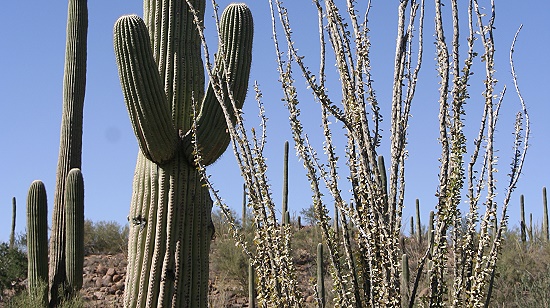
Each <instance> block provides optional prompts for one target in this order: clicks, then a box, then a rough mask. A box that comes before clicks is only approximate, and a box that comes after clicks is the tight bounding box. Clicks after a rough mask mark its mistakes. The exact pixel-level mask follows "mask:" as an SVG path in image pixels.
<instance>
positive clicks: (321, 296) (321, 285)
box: [317, 243, 326, 307]
mask: <svg viewBox="0 0 550 308" xmlns="http://www.w3.org/2000/svg"><path fill="white" fill-rule="evenodd" d="M317 301H318V302H317V304H318V306H319V307H325V304H326V299H325V271H324V267H323V244H322V243H319V244H317Z"/></svg>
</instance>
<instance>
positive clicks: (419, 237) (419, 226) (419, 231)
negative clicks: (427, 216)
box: [416, 199, 422, 243]
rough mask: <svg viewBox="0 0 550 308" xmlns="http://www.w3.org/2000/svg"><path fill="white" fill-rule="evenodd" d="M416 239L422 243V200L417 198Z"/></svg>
mask: <svg viewBox="0 0 550 308" xmlns="http://www.w3.org/2000/svg"><path fill="white" fill-rule="evenodd" d="M416 240H417V241H418V243H422V222H421V221H420V200H418V199H416Z"/></svg>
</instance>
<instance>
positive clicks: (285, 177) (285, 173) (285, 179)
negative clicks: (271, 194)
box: [281, 141, 290, 225]
mask: <svg viewBox="0 0 550 308" xmlns="http://www.w3.org/2000/svg"><path fill="white" fill-rule="evenodd" d="M286 212H288V141H285V152H284V159H283V211H282V219H281V220H282V221H283V225H288V224H289V223H290V220H287V219H286V215H287V214H286Z"/></svg>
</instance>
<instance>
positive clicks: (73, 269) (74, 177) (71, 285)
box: [27, 168, 84, 307]
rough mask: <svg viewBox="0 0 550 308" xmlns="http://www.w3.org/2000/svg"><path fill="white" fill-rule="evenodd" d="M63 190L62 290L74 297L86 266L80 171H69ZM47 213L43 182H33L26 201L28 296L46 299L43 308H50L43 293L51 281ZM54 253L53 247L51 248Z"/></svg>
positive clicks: (55, 301)
mask: <svg viewBox="0 0 550 308" xmlns="http://www.w3.org/2000/svg"><path fill="white" fill-rule="evenodd" d="M64 187H65V192H64V204H65V205H66V206H65V228H64V230H63V234H64V236H65V245H66V247H64V248H65V249H64V251H65V255H64V256H63V259H64V260H65V265H64V268H65V277H63V281H64V283H63V284H62V285H60V286H59V287H60V288H61V290H62V291H63V292H64V294H63V295H64V296H65V297H71V296H73V295H75V294H77V293H78V291H79V290H80V288H81V287H82V271H83V263H84V180H83V178H82V173H81V172H80V169H78V168H74V169H71V171H69V173H68V174H67V181H66V183H65V185H64ZM47 210H48V204H47V198H46V188H45V187H44V184H43V183H42V182H41V181H34V182H33V183H32V184H31V187H30V188H29V193H28V197H27V250H28V252H29V253H28V264H29V265H28V275H29V293H30V294H31V296H43V300H44V302H43V303H44V306H48V305H47V304H46V303H47V300H48V293H47V292H46V290H42V289H41V288H42V286H47V284H46V283H47V281H48V217H47ZM51 249H53V247H50V250H51ZM51 254H52V252H51V251H50V255H51ZM50 262H51V261H50ZM50 279H51V277H50ZM55 294H57V293H55ZM58 300H59V299H58V298H50V302H49V306H50V307H55V306H56V305H58V304H59V303H58Z"/></svg>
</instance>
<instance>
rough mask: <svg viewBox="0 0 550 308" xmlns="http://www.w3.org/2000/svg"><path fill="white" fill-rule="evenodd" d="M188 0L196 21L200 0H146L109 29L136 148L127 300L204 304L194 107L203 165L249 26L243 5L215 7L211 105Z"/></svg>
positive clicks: (246, 53) (236, 98) (205, 232)
mask: <svg viewBox="0 0 550 308" xmlns="http://www.w3.org/2000/svg"><path fill="white" fill-rule="evenodd" d="M188 3H190V4H191V5H192V7H193V9H194V10H195V12H196V14H197V17H198V20H201V21H202V20H203V18H204V10H205V1H204V0H192V1H184V0H179V1H175V0H171V1H168V0H164V1H161V0H158V1H154V0H148V1H144V18H143V19H141V18H140V17H138V16H135V15H129V16H123V17H121V18H120V19H119V20H118V21H117V22H116V24H115V27H114V47H115V54H116V58H117V65H118V70H119V76H120V80H121V86H122V92H123V94H124V100H125V102H126V106H127V109H128V113H129V116H130V121H131V123H132V127H133V129H134V133H135V135H136V138H137V141H138V145H139V148H140V151H139V153H138V159H137V165H136V171H135V176H134V182H133V196H132V203H131V206H130V214H129V220H130V225H131V228H130V236H129V237H130V239H129V247H128V272H127V278H126V279H127V280H126V289H125V307H206V306H207V293H208V254H209V249H210V241H211V237H212V235H213V231H214V230H213V225H212V220H211V216H210V215H211V209H212V199H211V198H210V195H209V192H208V189H207V188H206V187H204V185H203V184H204V183H203V182H202V181H201V177H200V174H199V173H198V171H197V168H196V166H195V165H194V154H193V153H194V146H193V143H192V140H193V134H192V133H191V132H190V130H191V126H192V125H193V123H194V118H193V110H194V109H193V106H194V105H195V106H196V107H197V109H196V110H197V114H198V118H197V119H196V121H197V122H196V123H197V126H196V140H197V143H198V147H199V149H200V151H201V155H202V159H203V163H204V164H205V165H208V164H210V163H212V162H214V161H215V160H217V159H218V158H219V157H220V155H221V154H222V153H223V152H224V151H225V150H226V148H227V146H228V144H229V142H230V137H229V134H228V132H227V124H226V123H227V121H226V117H225V116H224V113H223V109H222V107H221V106H222V105H221V104H222V103H223V104H225V106H227V107H230V106H231V104H232V103H234V104H235V107H236V108H237V109H240V108H242V105H243V102H244V99H245V96H246V91H247V87H248V77H249V73H250V65H251V54H252V34H253V24H252V14H251V12H250V10H249V9H248V7H247V6H246V5H244V4H231V5H229V6H228V7H227V8H226V9H225V10H224V12H223V14H222V17H221V20H220V25H219V31H220V34H219V35H220V42H221V45H220V46H219V49H218V52H217V56H216V63H215V67H214V70H213V71H214V74H215V79H216V80H219V81H220V83H221V87H222V89H221V91H219V92H218V97H220V95H219V94H220V93H221V94H222V95H221V97H223V101H222V102H219V101H218V99H217V98H216V95H215V94H216V93H215V92H214V87H213V86H212V84H211V83H209V84H208V86H207V87H206V89H205V76H204V75H205V74H204V67H203V61H202V55H201V50H202V45H201V40H200V35H199V32H198V30H197V26H196V25H195V23H194V22H193V20H194V17H195V16H194V14H193V13H192V10H191V9H190V7H189V6H188ZM229 94H231V95H229ZM229 97H232V98H233V101H231V100H230V99H229ZM230 108H232V107H230ZM230 110H233V109H230ZM227 119H228V120H231V121H234V118H232V117H228V118H227Z"/></svg>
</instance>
